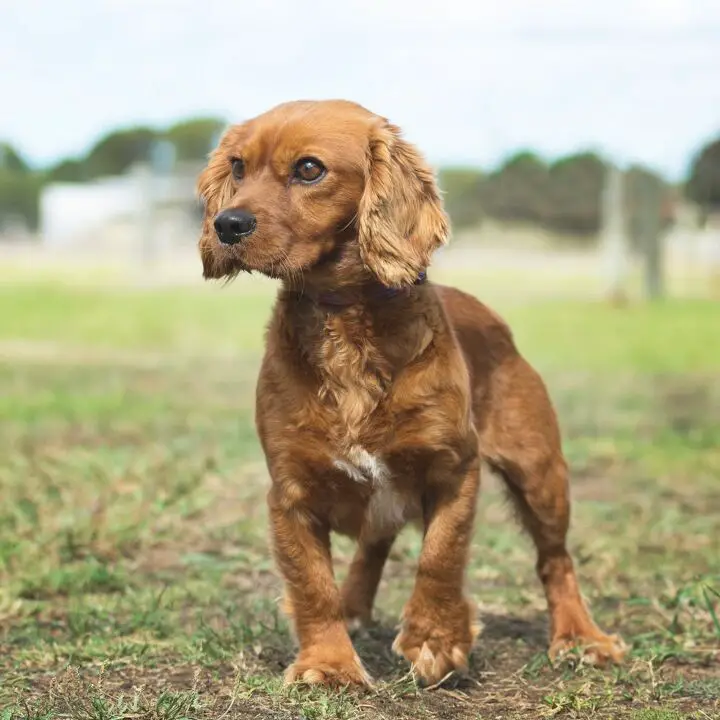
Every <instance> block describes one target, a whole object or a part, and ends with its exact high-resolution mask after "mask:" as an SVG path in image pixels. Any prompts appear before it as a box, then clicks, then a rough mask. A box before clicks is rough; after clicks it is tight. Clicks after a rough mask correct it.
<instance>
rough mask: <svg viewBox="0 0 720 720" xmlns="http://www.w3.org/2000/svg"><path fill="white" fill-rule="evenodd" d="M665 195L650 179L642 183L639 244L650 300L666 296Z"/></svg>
mask: <svg viewBox="0 0 720 720" xmlns="http://www.w3.org/2000/svg"><path fill="white" fill-rule="evenodd" d="M663 195H664V192H663V187H662V185H661V183H660V182H656V181H654V180H653V179H650V178H648V179H647V180H643V181H641V182H640V183H639V184H638V206H639V207H638V211H639V228H638V230H639V233H640V236H639V238H638V240H639V243H638V245H639V247H640V251H641V252H642V255H643V259H644V266H645V296H646V297H647V298H648V299H649V300H657V299H659V298H661V297H662V296H663V295H664V294H665V278H664V267H663V256H664V252H663V251H664V245H665V243H664V239H665V238H664V237H663V228H662V210H663V200H664V197H663Z"/></svg>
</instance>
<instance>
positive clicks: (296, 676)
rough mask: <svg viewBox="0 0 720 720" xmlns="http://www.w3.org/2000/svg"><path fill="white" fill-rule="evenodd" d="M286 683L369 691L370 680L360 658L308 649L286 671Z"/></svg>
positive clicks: (330, 650) (326, 650)
mask: <svg viewBox="0 0 720 720" xmlns="http://www.w3.org/2000/svg"><path fill="white" fill-rule="evenodd" d="M285 683H286V684H291V683H304V684H306V685H329V686H332V687H344V686H347V685H360V686H364V687H369V686H370V685H372V679H371V677H370V675H368V673H367V671H366V670H365V668H364V667H363V665H362V662H361V661H360V658H359V657H358V656H357V655H356V654H355V653H354V652H353V653H352V654H344V653H343V654H339V653H338V652H337V651H336V650H335V649H334V648H324V647H323V648H309V649H308V650H304V651H303V652H301V653H300V655H299V656H298V657H297V659H296V660H295V662H294V663H293V664H292V665H291V666H290V667H289V668H288V669H287V670H286V671H285Z"/></svg>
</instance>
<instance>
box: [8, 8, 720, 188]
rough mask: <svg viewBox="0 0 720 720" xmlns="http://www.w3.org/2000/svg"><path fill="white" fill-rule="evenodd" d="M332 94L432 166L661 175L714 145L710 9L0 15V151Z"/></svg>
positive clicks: (714, 17)
mask: <svg viewBox="0 0 720 720" xmlns="http://www.w3.org/2000/svg"><path fill="white" fill-rule="evenodd" d="M328 97H344V98H348V99H352V100H356V101H358V102H360V103H362V104H364V105H366V106H367V107H369V108H370V109H371V110H374V111H375V112H378V113H380V114H382V115H385V116H388V117H390V118H391V119H392V120H393V121H394V122H396V123H397V124H399V125H401V126H402V127H403V128H404V129H405V131H406V134H407V136H408V137H409V139H411V140H413V141H415V142H416V143H418V144H419V145H420V146H421V148H422V149H423V150H424V151H425V153H426V154H427V155H428V157H429V158H430V159H431V160H432V161H433V162H435V163H440V162H467V163H469V162H475V163H480V164H482V165H484V166H486V167H487V166H490V165H492V164H493V163H496V162H497V161H498V159H499V158H501V157H503V156H504V155H506V154H507V153H508V152H509V151H512V150H516V149H519V148H524V147H529V148H532V149H535V150H537V151H539V152H540V153H541V154H543V155H545V156H547V157H551V158H552V157H555V156H557V155H559V154H562V153H566V152H570V151H574V150H577V149H581V148H588V147H589V148H594V149H598V150H601V151H603V152H606V153H609V154H611V155H612V156H614V157H616V158H617V159H619V160H622V161H629V160H636V161H642V162H644V163H646V164H649V165H650V166H652V167H655V168H657V169H659V170H661V171H663V172H665V173H666V174H668V175H670V176H671V177H675V178H679V177H681V176H682V175H683V174H684V173H685V170H686V167H687V163H688V161H689V158H690V155H691V153H692V152H693V151H694V150H696V149H697V147H698V146H699V145H701V144H702V143H703V142H704V141H706V140H707V139H709V138H710V137H712V136H713V135H716V134H719V133H720V1H718V0H602V1H601V2H598V1H597V0H594V1H592V2H591V1H590V0H440V1H438V2H431V1H430V0H365V1H364V2H363V1H361V0H307V1H306V2H298V1H297V0H63V2H56V1H55V0H0V139H5V140H8V141H10V142H11V143H13V144H14V145H16V146H17V147H18V148H19V149H20V151H21V152H23V153H24V154H25V156H26V157H27V158H28V159H29V160H31V161H32V162H35V163H37V164H43V163H48V162H50V161H53V160H55V159H57V158H59V157H62V156H66V155H72V154H80V153H82V152H84V151H85V150H87V148H88V147H89V146H90V145H91V144H92V143H93V142H94V141H95V140H96V139H97V138H98V137H99V136H101V135H102V134H104V133H105V132H107V131H108V130H110V129H112V128H115V127H117V126H120V125H126V124H132V123H149V124H154V125H163V124H167V123H171V122H173V121H175V120H177V119H179V118H182V117H186V116H192V115H196V114H199V113H203V114H207V113H211V114H219V115H221V116H223V117H225V118H227V119H228V120H231V121H238V120H242V119H243V118H246V117H250V116H252V115H255V114H257V113H259V112H262V111H263V110H266V109H268V108H269V107H271V106H273V105H275V104H276V103H279V102H282V101H285V100H290V99H299V98H303V99H308V98H328Z"/></svg>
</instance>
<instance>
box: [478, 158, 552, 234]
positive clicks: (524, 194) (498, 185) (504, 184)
mask: <svg viewBox="0 0 720 720" xmlns="http://www.w3.org/2000/svg"><path fill="white" fill-rule="evenodd" d="M547 192H548V171H547V166H546V165H545V163H544V162H543V161H542V160H541V159H540V158H539V157H538V156H537V155H535V154H534V153H531V152H527V151H524V152H520V153H517V154H516V155H513V156H512V157H510V158H509V159H508V160H507V161H506V162H505V163H504V164H503V165H502V166H501V167H500V168H499V169H498V170H496V171H495V172H493V173H492V174H491V175H489V176H488V179H487V182H486V183H485V188H484V191H483V196H484V206H485V210H486V212H487V214H488V215H490V216H492V217H494V218H497V219H498V220H514V221H528V222H541V221H542V220H543V218H544V217H545V213H546V206H547Z"/></svg>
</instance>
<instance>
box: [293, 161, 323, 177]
mask: <svg viewBox="0 0 720 720" xmlns="http://www.w3.org/2000/svg"><path fill="white" fill-rule="evenodd" d="M326 172H327V170H326V169H325V166H324V165H323V164H322V163H321V162H320V161H319V160H317V159H315V158H302V159H300V160H298V161H297V162H296V163H295V169H294V171H293V178H294V179H295V180H298V181H299V182H303V183H314V182H317V181H318V180H320V179H322V178H323V177H324V176H325V173H326Z"/></svg>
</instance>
